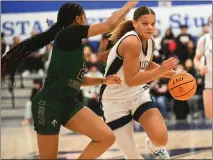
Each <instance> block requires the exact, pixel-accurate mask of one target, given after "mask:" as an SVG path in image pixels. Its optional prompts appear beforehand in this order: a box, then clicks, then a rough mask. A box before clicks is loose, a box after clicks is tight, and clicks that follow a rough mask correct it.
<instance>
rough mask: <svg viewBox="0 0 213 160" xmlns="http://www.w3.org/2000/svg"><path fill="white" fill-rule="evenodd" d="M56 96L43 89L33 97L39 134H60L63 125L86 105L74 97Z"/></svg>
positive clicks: (34, 118)
mask: <svg viewBox="0 0 213 160" xmlns="http://www.w3.org/2000/svg"><path fill="white" fill-rule="evenodd" d="M54 96H55V97H54ZM54 96H52V95H50V94H49V93H48V92H46V91H44V90H41V91H39V92H38V93H37V94H36V95H35V96H34V97H33V100H32V115H33V121H34V129H35V131H36V132H37V133H38V134H43V135H54V134H58V133H59V131H60V127H61V125H65V124H66V123H67V122H68V121H69V120H70V119H71V118H72V117H73V116H74V115H75V114H77V112H78V111H80V110H81V109H82V108H83V107H84V105H83V104H81V103H80V102H78V101H77V100H76V99H74V98H70V99H63V98H62V99H61V98H59V97H60V96H59V97H58V96H57V95H55V94H54Z"/></svg>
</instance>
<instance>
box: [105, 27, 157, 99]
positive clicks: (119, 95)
mask: <svg viewBox="0 0 213 160" xmlns="http://www.w3.org/2000/svg"><path fill="white" fill-rule="evenodd" d="M132 35H134V36H136V37H138V39H139V36H138V34H137V33H136V32H135V31H130V32H127V33H126V34H125V35H124V36H123V37H122V38H120V40H119V41H118V42H117V43H116V44H115V45H114V46H113V48H112V49H111V51H110V53H109V56H108V59H107V65H106V69H105V77H106V76H108V75H112V74H116V75H117V76H118V77H120V79H121V80H122V84H116V85H109V86H107V87H106V88H105V89H104V91H103V93H102V99H103V100H109V101H116V102H126V101H130V100H132V99H134V98H135V97H136V96H138V95H139V94H140V93H142V92H143V91H145V90H147V89H148V88H149V87H148V85H146V84H144V85H140V86H135V87H128V86H127V84H126V83H125V78H124V71H123V58H122V57H121V56H119V53H118V47H119V45H120V43H121V41H122V40H123V39H125V38H126V37H128V36H132ZM147 44H148V46H147V51H146V52H145V53H144V52H143V50H142V48H141V53H140V68H141V69H140V70H141V71H144V70H145V69H146V68H147V66H148V64H149V62H150V61H151V60H152V52H153V46H154V41H153V40H152V39H150V40H148V41H147Z"/></svg>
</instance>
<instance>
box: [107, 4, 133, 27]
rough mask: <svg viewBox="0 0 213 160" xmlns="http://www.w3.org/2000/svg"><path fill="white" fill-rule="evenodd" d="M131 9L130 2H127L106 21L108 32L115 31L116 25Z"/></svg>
mask: <svg viewBox="0 0 213 160" xmlns="http://www.w3.org/2000/svg"><path fill="white" fill-rule="evenodd" d="M132 8H133V5H132V4H131V2H127V3H126V4H125V5H124V6H123V7H122V8H121V9H120V10H118V11H116V12H115V13H114V14H113V15H111V17H110V18H109V19H108V20H107V21H106V23H107V24H108V26H109V28H110V31H112V30H113V29H115V28H116V27H117V25H118V24H119V23H120V22H121V21H123V20H125V17H126V15H127V14H128V13H129V11H130V10H131V9H132Z"/></svg>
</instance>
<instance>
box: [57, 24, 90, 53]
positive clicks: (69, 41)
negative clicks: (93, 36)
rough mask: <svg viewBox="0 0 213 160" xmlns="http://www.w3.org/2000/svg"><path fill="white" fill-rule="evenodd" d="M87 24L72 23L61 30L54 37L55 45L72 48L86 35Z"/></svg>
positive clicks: (65, 48)
mask: <svg viewBox="0 0 213 160" xmlns="http://www.w3.org/2000/svg"><path fill="white" fill-rule="evenodd" d="M88 31H89V26H88V25H74V26H70V27H68V28H66V29H64V30H62V31H61V32H60V33H59V34H58V37H57V39H56V44H57V46H58V47H59V48H60V49H62V50H72V49H74V48H76V47H78V46H79V45H81V44H82V39H83V38H87V37H88Z"/></svg>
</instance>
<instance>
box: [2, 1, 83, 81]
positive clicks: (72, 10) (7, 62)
mask: <svg viewBox="0 0 213 160" xmlns="http://www.w3.org/2000/svg"><path fill="white" fill-rule="evenodd" d="M82 14H84V10H83V7H82V6H80V5H79V4H76V3H73V2H68V3H65V4H63V5H62V6H61V7H60V9H59V12H58V16H57V22H56V23H55V24H54V25H52V26H51V27H50V28H49V29H48V30H46V31H45V32H42V33H40V34H37V35H35V36H32V37H30V38H28V39H26V40H24V41H22V42H21V43H20V44H18V45H16V46H14V47H13V48H12V49H10V50H9V51H8V52H7V53H6V54H4V55H3V56H2V58H1V76H2V79H3V80H4V79H5V76H6V74H8V75H9V76H10V80H11V82H12V84H13V83H14V75H15V73H16V70H17V68H18V66H19V65H20V63H21V61H23V60H25V59H26V58H27V57H28V55H30V54H31V53H32V52H34V51H36V50H38V49H40V48H42V47H44V46H46V45H47V44H49V43H50V42H51V41H53V40H54V38H55V36H56V34H57V33H58V32H59V31H60V30H62V29H63V28H66V27H68V26H70V25H71V24H72V23H73V21H74V20H75V18H76V16H81V15H82Z"/></svg>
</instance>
